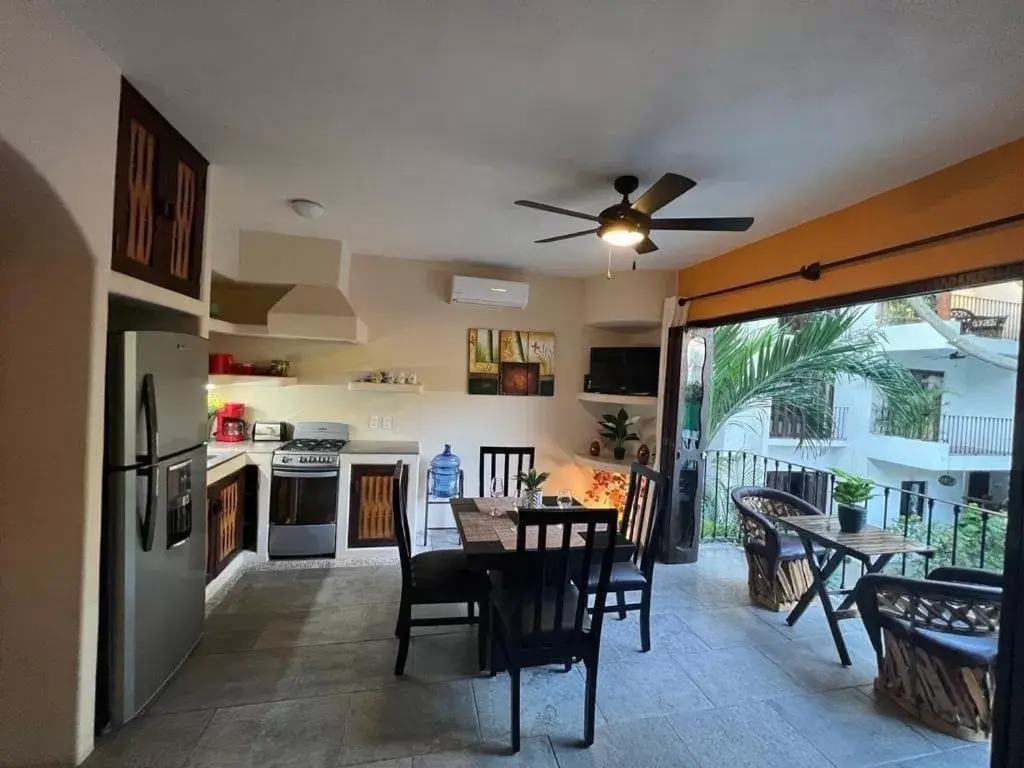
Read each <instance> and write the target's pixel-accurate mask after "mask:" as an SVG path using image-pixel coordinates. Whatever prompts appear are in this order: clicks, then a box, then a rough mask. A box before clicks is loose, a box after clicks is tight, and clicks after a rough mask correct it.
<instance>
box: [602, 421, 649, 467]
mask: <svg viewBox="0 0 1024 768" xmlns="http://www.w3.org/2000/svg"><path fill="white" fill-rule="evenodd" d="M637 421H638V418H637V417H636V416H630V415H629V414H628V413H626V409H625V408H619V412H618V413H606V414H604V416H602V417H601V419H600V420H599V421H598V422H597V423H598V425H599V426H600V427H601V437H603V438H604V439H605V440H608V441H610V442H611V443H612V445H613V448H612V453H614V454H615V458H616V459H617V460H618V461H622V460H623V459H624V458H626V443H628V442H630V441H631V440H639V439H640V435H638V434H637V433H636V432H631V431H630V427H632V426H633V425H634V424H636V422H637Z"/></svg>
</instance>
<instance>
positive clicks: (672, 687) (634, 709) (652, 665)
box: [580, 650, 713, 723]
mask: <svg viewBox="0 0 1024 768" xmlns="http://www.w3.org/2000/svg"><path fill="white" fill-rule="evenodd" d="M580 671H581V672H582V668H581V670H580ZM597 705H598V706H599V707H600V708H601V712H602V713H603V714H604V716H605V717H606V718H607V720H608V722H610V723H616V722H622V721H625V720H637V719H640V718H644V717H654V716H657V715H669V714H672V713H674V712H689V711H691V710H695V709H708V708H710V707H711V706H713V705H712V703H711V701H710V700H709V699H708V698H707V696H705V695H704V694H703V693H701V691H700V689H699V688H698V687H697V686H696V685H695V684H694V682H693V681H692V680H690V678H689V677H687V676H686V674H684V672H683V670H682V668H681V667H680V666H679V663H678V662H677V661H676V660H675V659H674V658H673V657H672V656H670V655H669V654H667V653H665V652H660V651H653V650H652V651H650V652H648V653H645V654H636V655H635V656H630V657H622V658H605V659H602V660H601V663H600V665H599V668H598V676H597Z"/></svg>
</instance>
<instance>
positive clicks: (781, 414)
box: [768, 405, 850, 440]
mask: <svg viewBox="0 0 1024 768" xmlns="http://www.w3.org/2000/svg"><path fill="white" fill-rule="evenodd" d="M849 411H850V409H849V407H848V406H845V405H841V406H839V407H837V408H833V409H832V430H831V432H830V434H828V435H826V436H825V437H828V438H831V439H832V440H845V439H846V416H847V414H848V413H849ZM768 436H769V437H774V438H787V439H792V440H799V439H800V438H801V437H802V436H803V420H802V419H801V418H799V416H798V415H797V414H796V413H795V412H794V411H792V410H790V409H788V408H774V407H773V408H772V412H771V423H770V424H769V425H768Z"/></svg>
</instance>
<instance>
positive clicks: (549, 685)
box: [473, 667, 604, 743]
mask: <svg viewBox="0 0 1024 768" xmlns="http://www.w3.org/2000/svg"><path fill="white" fill-rule="evenodd" d="M521 685H522V689H521V693H520V703H521V708H520V715H519V717H520V733H521V735H522V737H523V738H526V737H527V736H551V737H552V738H556V737H557V738H568V739H582V738H583V699H584V688H583V678H582V677H581V676H580V675H579V674H577V673H576V672H575V670H573V671H572V672H568V673H566V672H563V671H561V668H556V667H541V668H538V669H524V670H523V672H522V683H521ZM598 687H599V688H600V682H599V683H598ZM473 693H474V694H475V696H476V706H477V711H478V712H479V714H480V730H481V733H482V735H483V738H484V739H485V740H488V741H498V742H503V743H508V738H509V734H510V727H511V719H510V718H511V714H510V712H511V710H510V709H509V708H510V706H511V695H510V688H509V677H508V675H507V674H505V673H502V674H500V675H498V676H496V677H493V678H487V677H485V678H477V679H475V680H473ZM598 709H599V710H600V708H598ZM596 719H597V722H598V723H603V722H604V716H603V715H602V714H601V712H600V711H598V712H597V713H596Z"/></svg>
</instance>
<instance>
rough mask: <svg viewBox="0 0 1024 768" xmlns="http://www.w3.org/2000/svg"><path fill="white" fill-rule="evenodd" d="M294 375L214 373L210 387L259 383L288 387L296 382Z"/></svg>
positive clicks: (267, 385) (268, 385)
mask: <svg viewBox="0 0 1024 768" xmlns="http://www.w3.org/2000/svg"><path fill="white" fill-rule="evenodd" d="M298 381H299V380H298V379H297V378H295V377H294V376H234V375H220V374H214V375H211V376H210V386H211V387H228V386H232V385H235V384H259V385H263V386H266V387H290V386H291V385H292V384H297V383H298Z"/></svg>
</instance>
